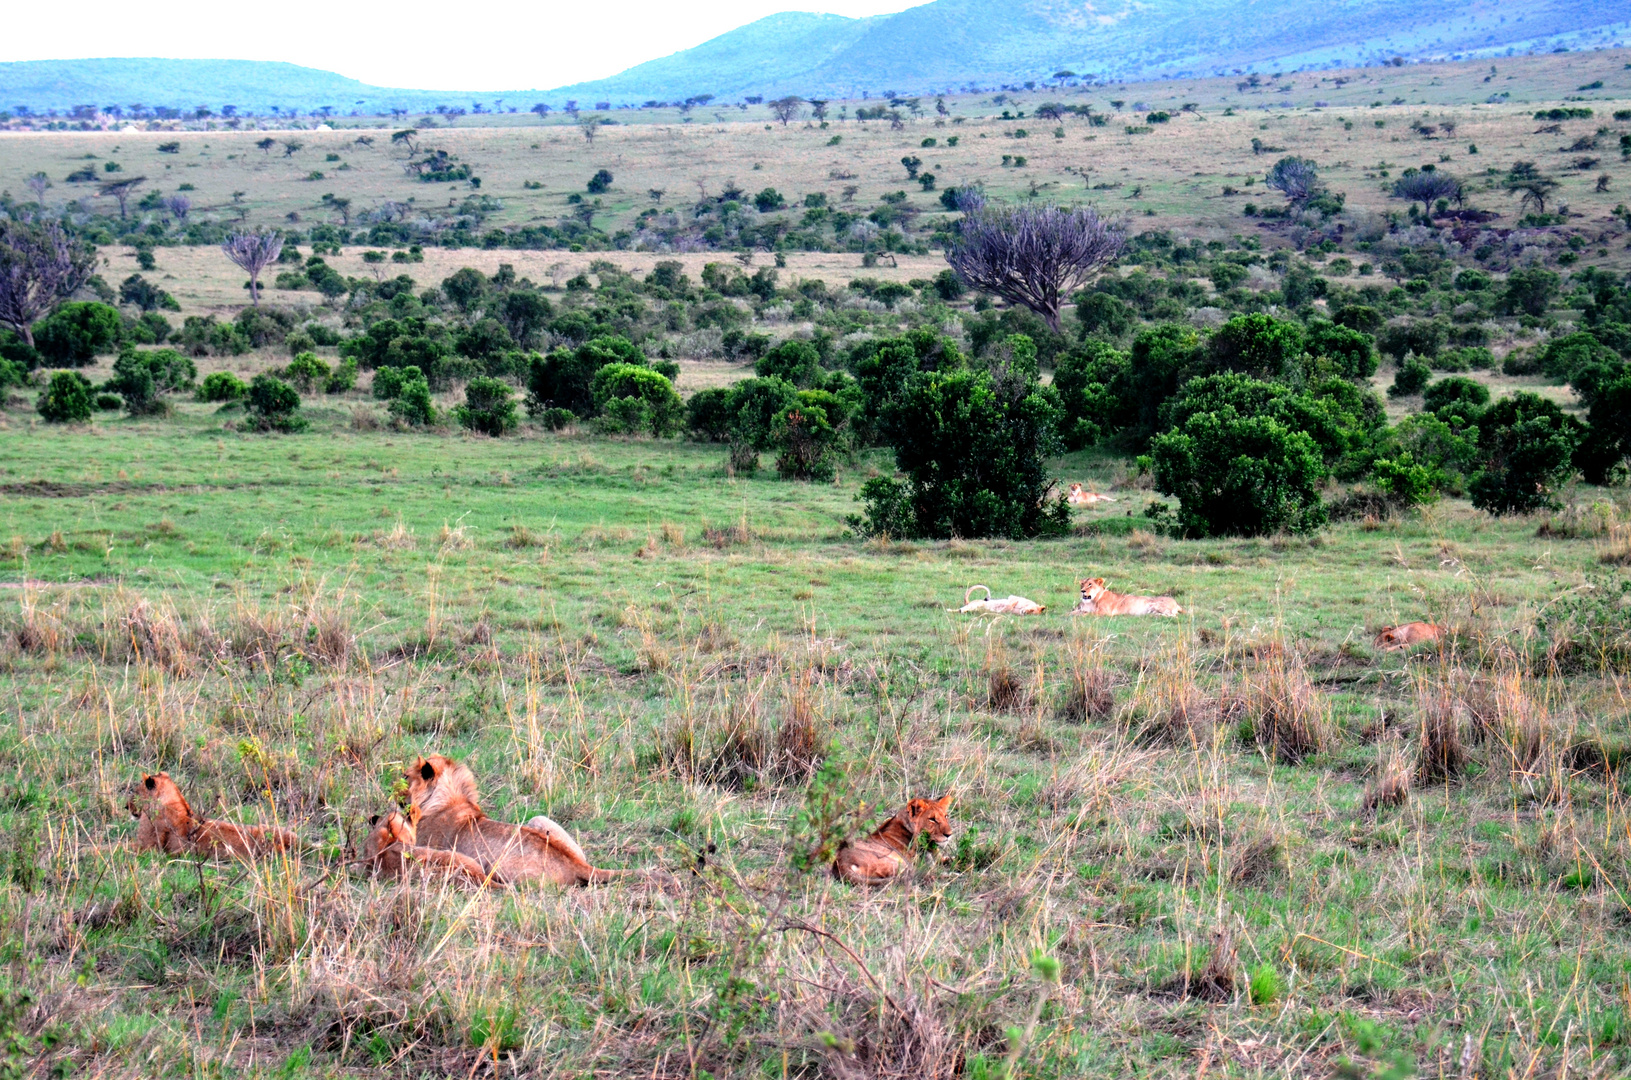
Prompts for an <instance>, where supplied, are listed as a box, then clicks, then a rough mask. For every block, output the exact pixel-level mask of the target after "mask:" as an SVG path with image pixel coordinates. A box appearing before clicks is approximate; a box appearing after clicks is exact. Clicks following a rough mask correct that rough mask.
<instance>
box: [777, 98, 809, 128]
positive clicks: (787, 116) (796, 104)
mask: <svg viewBox="0 0 1631 1080" xmlns="http://www.w3.org/2000/svg"><path fill="white" fill-rule="evenodd" d="M803 105H804V99H803V98H801V97H796V96H794V95H792V94H789V95H788V96H786V97H783V98H777V99H776V100H775V101H772V102H771V103H770V115H772V116H774V117H775V118H776V119H777V120H780V121H781V122H782V127H786V126H787V122H788V121H789V120H797V119H798V117H799V114H800V113H801V112H803Z"/></svg>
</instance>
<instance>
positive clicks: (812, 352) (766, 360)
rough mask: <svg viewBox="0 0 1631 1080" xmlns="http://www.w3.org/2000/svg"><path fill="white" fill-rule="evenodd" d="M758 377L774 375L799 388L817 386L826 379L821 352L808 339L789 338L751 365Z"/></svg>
mask: <svg viewBox="0 0 1631 1080" xmlns="http://www.w3.org/2000/svg"><path fill="white" fill-rule="evenodd" d="M753 370H754V373H755V374H757V375H758V376H759V377H760V378H769V377H771V376H774V377H776V378H778V379H784V380H786V381H787V382H790V383H792V384H793V385H794V386H797V387H800V388H808V387H811V386H818V385H820V384H821V383H822V382H824V381H825V380H826V377H827V371H826V369H825V368H823V367H822V366H821V354H820V353H818V352H817V351H816V347H815V346H814V345H812V344H810V343H809V342H808V341H797V340H789V341H784V342H782V343H781V344H780V345H777V346H776V347H775V348H773V349H771V350H770V351H769V352H767V353H765V354H764V355H763V356H761V357H759V359H758V360H757V361H756V362H755V363H754V365H753Z"/></svg>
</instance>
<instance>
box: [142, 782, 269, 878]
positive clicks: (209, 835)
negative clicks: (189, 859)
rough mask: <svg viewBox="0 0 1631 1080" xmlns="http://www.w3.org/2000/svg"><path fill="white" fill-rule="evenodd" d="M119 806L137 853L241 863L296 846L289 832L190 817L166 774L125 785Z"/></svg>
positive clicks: (184, 800) (191, 812)
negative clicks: (132, 828) (129, 820)
mask: <svg viewBox="0 0 1631 1080" xmlns="http://www.w3.org/2000/svg"><path fill="white" fill-rule="evenodd" d="M125 807H126V808H127V809H128V810H129V811H130V816H131V817H133V818H135V819H136V820H137V822H138V824H137V826H136V850H137V851H148V850H151V849H155V848H156V849H158V850H160V851H163V852H165V853H166V854H168V855H202V856H203V857H204V858H206V859H218V858H222V857H224V856H228V855H231V856H234V857H236V858H240V859H246V858H252V857H255V856H261V855H270V854H272V853H273V852H278V851H288V850H290V849H291V848H293V847H295V846H296V845H297V844H298V843H299V840H298V838H297V837H296V836H295V834H294V833H292V832H290V831H289V830H288V829H280V828H278V827H277V826H275V825H234V824H233V823H232V822H230V821H210V820H209V819H207V818H201V817H195V816H194V815H193V808H192V807H190V806H188V805H187V800H186V799H185V798H184V797H183V796H182V794H181V789H180V788H178V787H176V782H175V781H174V780H171V779H170V776H169V774H168V773H153V774H152V775H149V776H144V777H142V779H141V782H140V783H138V784H134V785H132V786H131V791H130V798H129V800H127V801H126V803H125Z"/></svg>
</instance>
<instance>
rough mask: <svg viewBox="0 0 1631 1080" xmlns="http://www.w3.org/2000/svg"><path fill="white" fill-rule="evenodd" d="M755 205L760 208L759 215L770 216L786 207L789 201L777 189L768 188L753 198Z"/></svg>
mask: <svg viewBox="0 0 1631 1080" xmlns="http://www.w3.org/2000/svg"><path fill="white" fill-rule="evenodd" d="M753 205H754V206H756V207H757V208H758V210H759V213H761V214H770V213H774V212H775V211H777V210H780V209H781V208H782V207H784V206H786V205H787V200H786V199H785V198H783V197H782V193H781V192H779V191H777V190H776V189H775V188H769V187H767V188H765V189H764V190H763V191H761V192H759V194H757V195H755V196H754V197H753Z"/></svg>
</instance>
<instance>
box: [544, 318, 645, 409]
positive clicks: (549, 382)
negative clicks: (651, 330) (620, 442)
mask: <svg viewBox="0 0 1631 1080" xmlns="http://www.w3.org/2000/svg"><path fill="white" fill-rule="evenodd" d="M608 364H623V365H628V366H636V367H644V366H645V364H646V355H645V353H643V352H641V351H640V350H639V348H638V347H636V346H635V345H634V343H633V342H631V341H629V340H627V339H626V338H621V337H613V336H609V337H595V338H590V339H589V340H587V341H585V342H584V343H583V344H581V345H579V346H577V347H576V348H572V349H568V348H566V347H564V346H563V347H561V348H558V349H554V350H552V351H551V352H550V354H549V355H548V356H547V357H534V358H533V360H532V364H531V370H530V373H529V376H528V380H527V389H528V390H529V391H530V395H529V397H528V401H527V409H528V411H529V412H532V413H534V414H535V415H536V414H537V413H538V412H540V411H541V410H543V409H545V408H551V407H553V408H561V409H571V410H572V412H573V413H575V414H576V415H578V416H582V417H587V416H593V415H594V412H595V393H594V386H593V384H594V379H595V374H596V373H597V372H598V371H600V369H601V368H603V367H605V366H606V365H608Z"/></svg>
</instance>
